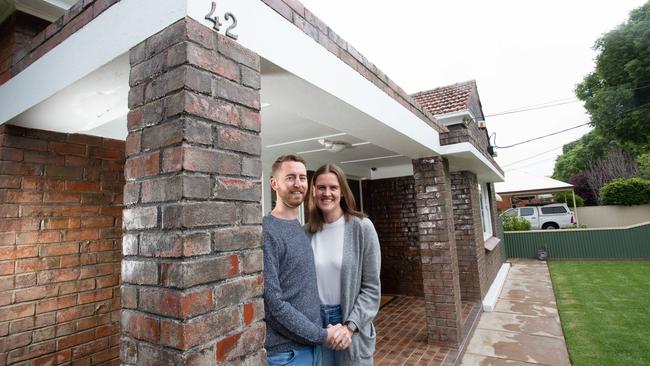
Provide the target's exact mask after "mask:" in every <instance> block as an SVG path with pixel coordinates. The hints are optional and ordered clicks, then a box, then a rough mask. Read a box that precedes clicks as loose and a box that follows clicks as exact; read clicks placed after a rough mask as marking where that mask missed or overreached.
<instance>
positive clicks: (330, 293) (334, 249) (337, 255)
mask: <svg viewBox="0 0 650 366" xmlns="http://www.w3.org/2000/svg"><path fill="white" fill-rule="evenodd" d="M344 233H345V215H343V216H341V217H340V218H339V219H338V220H336V221H334V222H333V223H331V224H324V225H323V230H322V231H319V232H317V233H315V234H314V235H313V236H312V237H311V248H312V250H313V251H314V262H315V264H316V282H317V283H318V295H319V296H320V302H321V304H325V305H338V304H340V303H341V266H342V264H343V237H344Z"/></svg>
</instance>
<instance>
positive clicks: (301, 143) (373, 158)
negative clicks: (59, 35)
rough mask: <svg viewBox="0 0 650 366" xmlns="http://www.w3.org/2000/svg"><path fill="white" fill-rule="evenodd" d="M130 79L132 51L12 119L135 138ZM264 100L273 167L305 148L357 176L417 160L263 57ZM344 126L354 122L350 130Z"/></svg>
mask: <svg viewBox="0 0 650 366" xmlns="http://www.w3.org/2000/svg"><path fill="white" fill-rule="evenodd" d="M128 78H129V60H128V55H127V54H124V55H121V56H119V57H117V58H116V59H114V60H113V61H112V62H110V63H108V64H106V65H104V66H103V67H101V68H99V69H98V70H96V71H94V72H92V73H90V74H89V75H87V76H86V77H84V78H82V79H80V80H78V81H77V82H75V83H73V84H72V85H70V86H68V87H66V88H64V89H63V90H61V91H60V92H58V93H56V94H54V95H53V96H51V97H49V98H47V99H46V100H44V101H43V102H41V103H39V104H37V105H35V106H33V107H32V108H29V109H28V110H27V111H25V112H23V113H21V114H19V115H18V116H16V117H14V118H13V119H11V120H10V121H9V123H11V124H14V125H18V126H23V127H29V128H37V129H43V130H49V131H57V132H65V133H82V134H88V135H94V136H101V137H107V138H113V139H119V140H124V139H125V138H126V136H127V129H126V113H127V112H128V108H127V99H128V91H129V86H128ZM297 83H299V84H301V86H300V88H301V89H302V90H301V91H300V92H299V93H298V94H300V96H297V95H296V93H295V90H294V91H293V92H292V91H290V90H287V89H289V88H293V87H295V86H296V84H297ZM261 98H262V133H261V137H262V159H263V160H264V161H265V163H266V165H268V164H270V163H271V162H272V161H273V159H275V157H277V156H279V155H282V154H288V153H299V154H301V155H303V156H304V157H305V159H307V160H308V162H309V165H310V168H312V167H317V166H319V165H321V164H324V163H326V162H333V163H338V164H340V165H341V166H343V167H344V168H345V170H346V171H347V172H348V173H349V174H351V175H354V176H358V177H368V178H369V177H370V176H371V171H372V170H371V168H389V167H393V166H404V165H410V164H411V160H410V159H411V158H409V157H408V156H406V155H403V154H400V153H398V152H395V149H390V148H387V147H386V146H381V145H379V144H378V143H376V142H375V143H373V142H369V141H368V140H367V137H371V138H375V139H376V138H377V136H378V135H379V136H381V135H382V134H381V133H377V130H379V131H381V130H383V129H382V128H381V127H380V126H376V127H375V128H370V127H372V126H370V125H368V123H372V122H374V123H377V124H378V123H379V122H378V121H373V120H372V119H371V118H369V117H368V116H366V115H364V114H363V113H361V112H359V111H356V110H355V109H354V108H352V107H350V106H349V105H346V104H345V103H344V102H343V101H341V100H339V99H338V98H335V97H333V96H331V95H329V94H327V93H324V92H322V91H319V90H318V88H316V87H315V86H313V85H311V84H308V83H305V82H303V81H301V80H299V79H298V78H297V77H295V76H293V75H291V74H290V73H288V72H287V71H284V70H282V69H281V68H279V67H277V66H275V65H273V64H271V63H270V62H268V61H263V63H262V91H261ZM307 101H311V102H309V104H310V105H305V103H306V102H307ZM346 125H347V127H346ZM342 126H343V127H346V128H344V130H345V131H343V129H341V127H342ZM386 132H390V131H384V133H386ZM364 137H366V138H364ZM322 138H325V139H328V140H331V141H341V142H347V143H349V144H350V147H349V148H347V149H344V150H343V151H340V152H331V151H328V150H327V149H325V147H324V146H323V145H321V144H320V143H319V141H318V140H319V139H322ZM382 140H386V141H388V144H387V145H389V147H397V149H398V150H400V151H401V152H402V153H404V152H406V153H408V152H410V151H409V149H410V146H409V145H412V143H411V142H410V141H409V140H408V139H405V138H401V139H400V138H399V137H397V136H388V138H386V137H383V138H382V139H380V143H381V141H382ZM400 144H401V147H400Z"/></svg>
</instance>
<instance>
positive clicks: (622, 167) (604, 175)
mask: <svg viewBox="0 0 650 366" xmlns="http://www.w3.org/2000/svg"><path fill="white" fill-rule="evenodd" d="M589 165H590V166H591V169H589V170H587V171H585V172H584V175H585V177H586V178H587V184H588V185H589V188H590V189H591V191H592V192H593V194H594V195H598V196H599V197H600V195H599V192H600V189H601V188H602V187H603V186H604V185H605V184H607V183H609V182H611V181H613V180H614V179H621V178H633V177H636V176H638V175H639V165H638V164H637V162H636V160H635V158H634V155H632V154H631V153H629V152H627V151H624V150H622V149H617V148H613V149H611V150H609V152H608V153H607V156H605V157H604V158H600V159H597V160H593V161H592V162H590V164H589ZM601 198H602V197H601Z"/></svg>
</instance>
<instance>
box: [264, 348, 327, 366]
mask: <svg viewBox="0 0 650 366" xmlns="http://www.w3.org/2000/svg"><path fill="white" fill-rule="evenodd" d="M266 360H267V362H268V366H318V365H319V364H320V347H318V346H317V347H310V346H305V347H301V348H297V349H294V350H291V351H288V352H278V353H271V354H269V355H267V359H266Z"/></svg>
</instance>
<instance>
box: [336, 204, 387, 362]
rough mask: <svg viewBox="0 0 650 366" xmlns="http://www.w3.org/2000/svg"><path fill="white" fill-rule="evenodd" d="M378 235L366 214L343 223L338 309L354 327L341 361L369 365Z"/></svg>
mask: <svg viewBox="0 0 650 366" xmlns="http://www.w3.org/2000/svg"><path fill="white" fill-rule="evenodd" d="M380 262H381V253H380V250H379V239H378V238H377V232H376V231H375V227H374V226H373V225H372V222H371V221H370V220H368V219H367V218H360V217H356V216H351V215H350V216H349V220H348V221H347V222H346V223H345V229H344V243H343V264H342V267H341V312H342V313H343V322H352V323H354V325H356V327H357V331H356V332H355V333H354V334H353V335H352V344H351V345H350V347H348V348H347V349H346V350H344V351H343V353H342V359H341V361H342V364H343V365H355V366H357V365H361V366H363V365H372V364H373V353H374V352H375V340H376V338H377V334H376V332H375V326H374V325H373V323H372V321H373V319H374V318H375V315H377V311H379V302H380V300H381V286H380V282H379V269H380Z"/></svg>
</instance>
